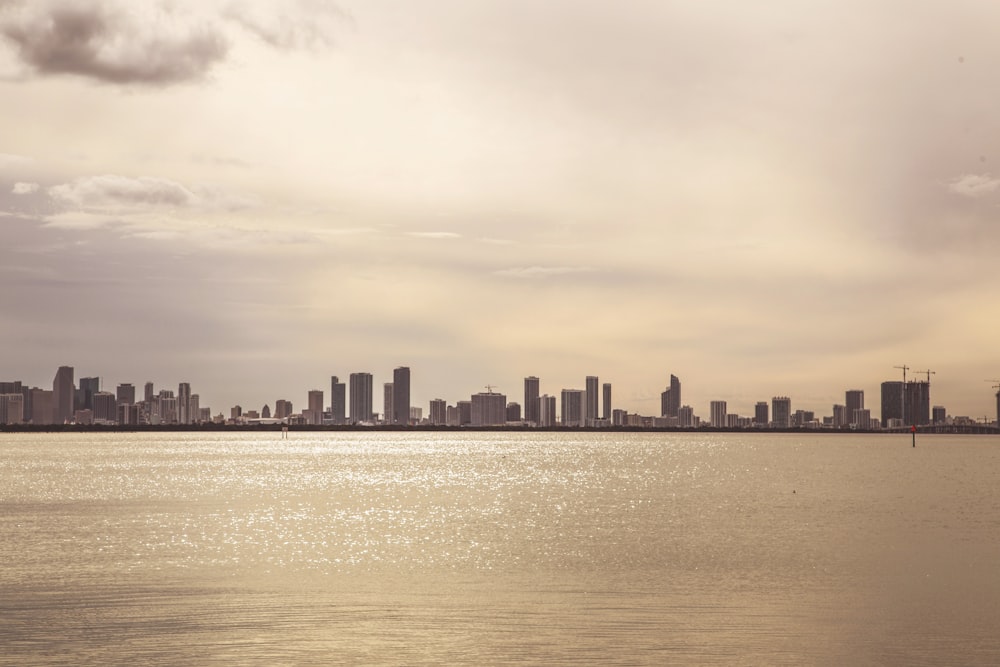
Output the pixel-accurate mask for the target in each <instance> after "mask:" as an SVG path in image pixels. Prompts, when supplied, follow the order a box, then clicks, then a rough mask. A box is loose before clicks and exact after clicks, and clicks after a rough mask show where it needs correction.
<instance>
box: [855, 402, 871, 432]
mask: <svg viewBox="0 0 1000 667" xmlns="http://www.w3.org/2000/svg"><path fill="white" fill-rule="evenodd" d="M851 426H853V427H854V428H858V429H862V430H865V431H867V430H868V429H870V428H872V411H871V410H869V409H868V408H858V409H857V410H855V411H854V413H853V414H852V415H851Z"/></svg>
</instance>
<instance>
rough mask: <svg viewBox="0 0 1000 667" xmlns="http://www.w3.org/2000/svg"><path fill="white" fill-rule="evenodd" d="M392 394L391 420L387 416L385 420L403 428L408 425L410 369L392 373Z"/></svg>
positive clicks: (401, 369) (402, 367)
mask: <svg viewBox="0 0 1000 667" xmlns="http://www.w3.org/2000/svg"><path fill="white" fill-rule="evenodd" d="M392 392H393V393H392V409H393V412H392V415H391V417H392V419H391V420H390V419H389V417H390V415H388V414H387V415H386V420H387V421H389V422H390V423H392V424H402V425H404V426H405V425H407V424H409V423H410V369H409V368H407V367H406V366H400V367H399V368H396V369H394V370H393V371H392Z"/></svg>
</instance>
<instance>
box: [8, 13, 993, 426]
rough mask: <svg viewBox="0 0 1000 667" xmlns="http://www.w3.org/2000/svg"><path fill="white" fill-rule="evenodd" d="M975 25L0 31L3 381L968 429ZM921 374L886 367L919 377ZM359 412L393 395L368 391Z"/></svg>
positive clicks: (131, 26)
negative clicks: (664, 403) (888, 413)
mask: <svg viewBox="0 0 1000 667" xmlns="http://www.w3.org/2000/svg"><path fill="white" fill-rule="evenodd" d="M997 25H1000V3H996V2H989V1H986V0H974V1H973V0H952V1H951V2H947V3H946V2H926V3H913V2H907V1H904V0H868V1H865V2H843V1H842V0H838V1H829V2H827V1H825V0H811V1H809V2H801V1H800V0H772V1H769V2H759V3H742V2H735V1H732V0H729V1H725V2H723V1H713V0H698V1H695V0H675V1H670V0H655V1H649V2H644V1H641V0H632V1H629V2H624V3H620V2H616V3H612V2H590V1H585V0H547V1H545V2H538V1H537V0H532V1H531V2H528V1H521V0H478V1H477V2H467V1H466V0H428V1H427V2H421V3H413V2H404V1H402V0H395V1H385V0H365V2H363V3H362V2H356V3H352V2H350V0H343V1H340V0H338V2H337V3H335V4H334V3H331V2H326V1H325V0H266V1H265V0H260V1H255V0H219V1H218V2H211V1H195V0H190V1H184V0H171V1H169V2H168V1H163V2H160V1H158V0H146V1H144V2H134V1H129V0H93V1H84V0H78V1H75V2H74V1H56V0H0V100H2V103H0V283H2V286H3V287H2V289H0V349H2V350H3V354H2V357H0V376H2V377H0V379H5V380H13V379H21V380H24V381H25V382H28V383H31V384H38V385H41V386H46V385H48V384H50V383H51V381H52V377H53V376H54V374H55V369H56V367H57V366H58V365H62V364H66V365H72V366H74V367H75V368H76V374H77V377H80V376H84V375H99V376H101V377H102V378H104V383H105V386H106V387H109V388H112V389H113V386H114V385H116V384H117V383H119V382H132V383H134V384H137V385H141V384H142V383H144V382H145V381H147V380H152V381H154V382H155V383H156V384H157V387H158V388H159V387H172V388H174V389H176V385H177V383H178V382H180V381H188V382H191V383H192V386H193V389H194V391H196V392H198V393H200V394H201V396H202V405H205V404H206V403H207V404H208V405H210V406H211V407H212V408H213V410H214V411H215V412H219V411H226V412H227V414H228V409H229V407H230V406H231V405H233V404H236V403H240V404H242V405H243V406H244V407H254V408H256V407H260V405H263V404H264V403H269V404H271V405H272V406H273V404H274V400H275V399H277V398H286V399H289V400H292V401H293V403H294V404H295V405H296V407H300V406H302V405H303V404H304V402H305V397H306V391H307V390H308V389H311V388H321V389H325V390H327V391H328V387H329V376H330V375H334V374H335V375H340V376H341V377H346V376H347V375H349V374H350V373H351V372H356V371H369V372H372V373H373V374H374V376H375V382H376V383H377V384H380V383H381V382H384V381H389V380H391V373H392V368H393V367H395V366H399V365H408V366H410V367H411V368H412V372H413V398H414V404H416V405H422V406H424V407H425V409H426V402H427V401H428V400H429V399H431V398H435V397H441V398H445V399H447V400H448V401H449V402H454V401H456V400H459V399H462V398H465V397H467V396H468V395H469V394H471V393H474V392H477V391H480V390H482V388H483V387H484V385H486V384H491V385H495V386H496V387H498V389H499V390H500V391H503V392H505V393H507V394H508V396H509V397H510V398H511V399H512V400H520V394H521V392H522V378H523V377H524V376H526V375H537V376H539V377H540V378H541V379H542V391H543V392H549V393H557V392H558V391H559V390H560V389H561V388H564V387H575V388H581V387H582V386H583V384H584V376H586V375H589V374H594V375H599V376H600V378H601V381H602V382H603V381H610V382H612V383H613V384H614V387H615V399H616V403H617V406H616V407H624V408H628V409H629V410H633V411H638V412H641V413H643V414H654V413H658V410H659V392H660V391H662V389H663V387H664V386H665V385H666V383H667V380H668V378H669V374H670V373H674V374H676V375H678V376H679V377H680V378H681V380H682V382H683V386H684V389H683V392H684V402H685V403H687V404H690V405H692V406H694V408H695V411H696V413H697V414H700V415H703V416H705V417H707V416H708V402H709V401H710V400H714V399H722V400H727V401H728V402H729V409H730V412H738V413H740V414H752V408H753V404H754V403H755V402H756V401H758V400H768V399H770V397H771V396H774V395H783V394H784V395H789V396H791V397H792V407H793V409H797V408H802V409H812V410H816V411H817V413H818V414H821V415H825V414H830V413H831V408H830V405H831V404H833V403H834V402H837V403H841V402H843V399H844V393H843V392H844V390H845V389H849V388H860V389H864V390H865V392H866V394H867V402H868V405H869V407H872V408H873V412H874V413H878V412H879V406H878V388H879V384H880V383H881V382H882V381H883V380H886V379H897V378H899V377H900V374H899V371H897V370H895V369H894V368H893V366H895V365H900V364H907V365H909V366H910V367H911V368H912V369H914V370H925V369H930V370H934V371H935V372H936V375H934V376H933V377H932V383H933V388H932V402H933V403H935V404H943V405H945V406H946V407H947V408H948V411H949V413H950V414H964V415H972V416H976V417H979V418H981V417H983V416H984V415H991V416H992V415H993V414H994V410H995V403H994V399H993V393H994V390H992V389H991V388H990V385H989V384H988V383H984V380H985V379H992V378H1000V344H998V340H1000V338H998V334H1000V314H998V308H1000V307H998V305H997V296H998V293H1000V263H998V262H997V261H996V257H997V251H998V249H1000V208H998V207H1000V87H998V86H997V80H998V79H997V77H998V71H1000V67H998V66H1000V40H997V39H996V35H997V32H996V26H997ZM911 373H912V371H911ZM376 394H377V396H376V400H375V402H376V408H379V407H380V405H381V392H380V391H377V392H376Z"/></svg>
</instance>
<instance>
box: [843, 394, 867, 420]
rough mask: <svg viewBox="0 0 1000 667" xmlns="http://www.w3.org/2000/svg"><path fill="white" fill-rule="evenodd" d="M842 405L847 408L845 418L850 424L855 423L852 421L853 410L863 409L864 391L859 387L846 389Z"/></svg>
mask: <svg viewBox="0 0 1000 667" xmlns="http://www.w3.org/2000/svg"><path fill="white" fill-rule="evenodd" d="M844 406H845V407H846V408H847V418H848V419H850V420H851V421H850V423H851V424H855V425H856V424H857V422H856V421H854V411H855V410H864V408H865V392H863V391H862V390H860V389H848V390H847V392H846V393H845V394H844Z"/></svg>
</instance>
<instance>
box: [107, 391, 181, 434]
mask: <svg viewBox="0 0 1000 667" xmlns="http://www.w3.org/2000/svg"><path fill="white" fill-rule="evenodd" d="M95 414H96V413H95ZM177 423H178V424H190V423H191V383H190V382H181V383H180V384H179V385H177Z"/></svg>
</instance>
